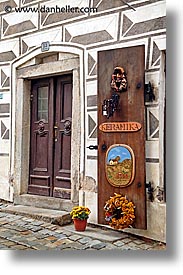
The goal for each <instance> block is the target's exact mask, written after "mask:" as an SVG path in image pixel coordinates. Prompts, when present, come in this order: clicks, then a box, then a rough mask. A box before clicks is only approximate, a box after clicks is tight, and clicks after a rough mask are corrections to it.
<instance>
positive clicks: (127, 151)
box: [105, 144, 135, 187]
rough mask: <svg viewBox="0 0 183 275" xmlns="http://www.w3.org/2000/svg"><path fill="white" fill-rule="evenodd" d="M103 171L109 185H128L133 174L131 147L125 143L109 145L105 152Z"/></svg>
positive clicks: (133, 158)
mask: <svg viewBox="0 0 183 275" xmlns="http://www.w3.org/2000/svg"><path fill="white" fill-rule="evenodd" d="M105 172H106V178H107V180H108V182H109V183H110V184H111V185H113V186H115V187H126V186H128V185H130V184H131V183H132V182H133V179H134V176H135V156H134V153H133V150H132V149H131V147H130V146H128V145H126V144H114V145H112V146H110V147H109V149H108V150H107V153H106V163H105Z"/></svg>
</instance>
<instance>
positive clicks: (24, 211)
mask: <svg viewBox="0 0 183 275" xmlns="http://www.w3.org/2000/svg"><path fill="white" fill-rule="evenodd" d="M0 211H1V212H5V213H9V214H14V215H21V216H26V217H30V218H34V219H38V220H43V221H44V222H49V223H52V224H58V225H60V226H63V225H67V224H70V223H71V222H72V219H71V216H70V213H69V212H67V211H61V210H53V209H45V208H40V207H33V206H26V205H8V206H6V207H3V208H2V209H1V210H0Z"/></svg>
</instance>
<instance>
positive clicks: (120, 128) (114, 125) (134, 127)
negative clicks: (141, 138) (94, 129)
mask: <svg viewBox="0 0 183 275" xmlns="http://www.w3.org/2000/svg"><path fill="white" fill-rule="evenodd" d="M141 128H142V125H141V124H140V123H138V122H106V123H102V124H100V125H99V129H100V130H101V131H102V132H137V131H139V130H140V129H141Z"/></svg>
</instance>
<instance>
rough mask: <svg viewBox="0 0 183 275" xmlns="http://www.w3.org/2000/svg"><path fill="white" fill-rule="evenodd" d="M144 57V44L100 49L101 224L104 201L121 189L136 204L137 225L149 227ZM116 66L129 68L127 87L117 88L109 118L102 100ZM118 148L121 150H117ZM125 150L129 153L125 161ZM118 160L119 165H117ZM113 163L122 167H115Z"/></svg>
mask: <svg viewBox="0 0 183 275" xmlns="http://www.w3.org/2000/svg"><path fill="white" fill-rule="evenodd" d="M144 60H145V56H144V46H136V47H130V48H122V49H114V50H108V51H101V52H99V53H98V125H99V129H98V145H99V151H98V191H99V194H98V221H99V223H100V224H106V221H105V215H104V205H105V202H106V201H107V200H108V199H109V198H110V196H113V195H114V193H119V194H122V195H126V197H127V198H128V200H130V201H133V202H134V204H135V206H136V208H135V216H136V218H135V224H134V226H135V227H136V228H141V229H146V192H145V124H144V115H145V114H144V68H145V64H144ZM117 66H120V67H123V68H124V70H125V72H126V78H127V91H123V92H121V93H119V92H117V94H119V96H120V99H119V109H118V110H116V111H114V114H113V116H111V117H109V118H107V116H105V115H103V113H102V104H103V102H104V99H109V98H110V97H111V94H112V89H111V85H110V83H111V75H112V74H113V72H114V68H115V67H117ZM113 122H117V123H116V124H115V123H113ZM119 122H120V123H119ZM123 122H127V123H123ZM131 122H135V123H136V124H132V123H131ZM103 123H107V124H103ZM102 145H103V146H102ZM118 151H119V152H120V153H119V154H117V153H116V152H118ZM122 154H124V155H125V154H126V155H127V159H126V160H125V159H124V160H125V161H124V162H123V163H122V161H123V156H122ZM129 162H130V164H131V165H132V166H130V167H131V168H130V169H131V170H129V167H128V164H129ZM124 163H125V165H127V166H126V167H125V166H124ZM118 164H119V165H120V166H115V165H118ZM110 165H111V166H110ZM114 167H115V169H117V167H118V168H119V167H123V168H120V169H121V170H120V169H118V170H114ZM108 169H111V170H108ZM122 169H123V170H122ZM125 169H126V170H125ZM108 171H109V172H110V173H111V174H110V173H108ZM114 171H118V173H116V172H114ZM129 171H130V172H129ZM128 172H129V173H131V175H130V180H127V179H125V177H128ZM125 173H126V174H125ZM115 177H116V179H115Z"/></svg>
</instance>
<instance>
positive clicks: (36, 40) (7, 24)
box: [0, 0, 166, 242]
mask: <svg viewBox="0 0 183 275" xmlns="http://www.w3.org/2000/svg"><path fill="white" fill-rule="evenodd" d="M0 17H1V33H0V133H1V135H0V198H1V199H5V200H8V201H13V202H15V203H16V204H25V205H34V206H38V207H48V208H53V209H63V210H70V209H71V207H72V206H73V205H74V204H81V205H86V206H88V207H89V208H90V209H91V215H90V220H89V221H90V222H91V223H100V222H99V220H98V218H99V215H98V213H99V212H100V211H101V209H100V210H99V208H103V207H102V206H101V204H100V203H99V201H100V196H103V193H105V186H104V187H102V189H103V190H102V191H101V188H100V184H101V183H100V180H99V179H100V163H99V157H100V154H101V152H100V150H95V146H97V145H98V144H99V143H100V141H101V140H100V139H101V138H100V135H99V133H100V129H99V126H100V124H101V123H98V122H101V120H100V116H102V113H101V108H102V104H101V102H103V100H104V99H105V98H108V97H109V96H110V80H111V79H110V78H109V77H108V76H109V75H112V74H113V69H114V67H116V66H121V67H123V66H124V64H126V67H125V66H124V69H125V70H127V81H129V83H128V90H129V91H130V88H131V87H133V83H132V82H133V77H130V71H133V75H134V78H135V75H136V73H135V72H136V71H137V72H138V71H139V70H141V69H140V67H143V73H142V75H141V77H142V79H143V80H142V81H140V82H138V83H137V85H138V84H139V86H137V89H139V90H141V89H142V90H143V91H145V92H143V94H142V93H141V98H142V95H143V98H144V103H139V104H141V106H142V105H143V109H142V110H141V106H140V107H138V108H137V109H136V110H135V113H136V114H137V116H136V117H137V119H136V120H138V113H140V110H141V111H143V112H144V113H143V114H144V124H143V123H141V125H142V128H143V130H144V144H142V143H141V139H140V140H139V142H138V143H137V144H136V145H135V147H139V148H142V147H143V150H144V151H145V160H144V168H142V167H141V168H140V166H139V165H138V163H139V160H138V158H139V159H141V157H142V156H138V158H136V172H135V176H136V175H137V174H138V173H140V172H138V171H137V170H144V171H145V173H144V174H143V176H142V177H143V178H144V180H142V181H143V182H140V184H139V182H137V184H138V187H141V185H142V187H143V188H144V190H145V194H143V197H144V200H145V215H146V217H145V218H144V219H146V224H147V227H146V228H145V229H143V230H142V227H139V228H135V229H126V230H127V231H130V232H134V233H135V234H139V235H143V236H146V237H150V238H153V239H156V240H160V241H164V242H165V241H166V196H165V190H166V186H165V182H166V180H165V161H164V159H165V98H166V97H165V75H166V71H165V66H166V3H165V1H160V0H150V1H146V0H136V1H135V0H134V1H133V0H129V1H122V0H111V1H105V0H76V1H73V0H70V1H69V0H63V1H58V0H53V1H52V0H51V1H45V0H33V1H30V0H21V1H19V0H7V1H1V2H0ZM137 48H141V49H142V48H143V51H142V52H143V55H142V56H141V59H138V58H137V57H136V56H138V54H137V55H136V54H134V53H133V56H134V57H133V58H134V64H133V62H132V61H133V60H132V61H130V62H131V63H132V64H131V63H130V62H129V63H130V64H131V67H129V68H131V69H128V60H126V61H125V58H126V56H127V54H126V53H127V52H124V49H127V50H128V49H129V51H130V50H131V51H132V52H134V49H135V51H136V50H137ZM103 56H104V57H105V56H106V58H107V56H108V63H107V61H106V60H107V59H105V58H104V59H102V58H103ZM110 56H111V58H110ZM116 56H117V57H116ZM120 56H122V57H123V59H120ZM113 57H114V60H117V59H118V60H119V63H120V64H118V62H117V61H115V62H116V63H115V62H113V63H110V60H111V59H113ZM129 58H130V57H129ZM99 60H100V62H99ZM103 60H105V62H104V61H103ZM123 60H124V64H122V63H123ZM138 62H139V63H138ZM108 64H111V65H108ZM140 64H141V66H140ZM141 71H142V70H141ZM105 75H107V78H105ZM102 81H104V82H105V83H104V84H105V85H103V82H102ZM108 81H109V83H108ZM130 81H132V82H130ZM106 83H107V84H106ZM107 85H108V86H107ZM135 85H136V84H135ZM103 87H105V89H104V92H103V93H104V98H101V97H100V94H101V90H102V89H103ZM106 87H109V91H108V92H106V94H105V90H106V89H107V88H106ZM128 90H127V92H124V95H125V96H127V95H128V94H130V92H129V93H128ZM125 96H124V98H125ZM120 98H123V95H122V94H120ZM101 100H102V101H101ZM136 100H137V98H134V99H132V97H131V96H128V99H127V102H128V104H129V105H130V104H134V105H133V106H136V102H137V101H136ZM141 102H142V101H141ZM121 104H123V103H121ZM130 106H131V105H130ZM133 106H132V107H133ZM133 108H135V107H133ZM129 110H130V109H129ZM114 117H115V118H117V121H124V119H123V117H121V118H119V116H118V117H117V115H116V113H115V114H114ZM136 117H135V118H136ZM110 119H111V118H107V119H106V120H105V121H108V122H109V121H111V120H110ZM114 121H115V120H113V122H114ZM125 121H130V120H128V117H126V120H125ZM140 131H141V130H140ZM108 135H109V134H108ZM110 135H111V133H110ZM112 135H114V136H115V135H118V137H119V133H116V132H115V133H112ZM124 135H125V134H124ZM129 135H130V134H129ZM110 137H111V136H109V138H110ZM125 137H126V136H125ZM137 141H138V140H137ZM104 143H105V136H104V137H102V141H101V144H104ZM114 143H117V144H119V143H124V142H123V141H121V142H119V140H118V142H116V141H115V142H114ZM125 143H126V144H127V143H128V142H127V141H126V142H125ZM104 145H105V144H104ZM96 148H97V147H96ZM91 149H93V150H91ZM143 150H142V151H143ZM139 154H140V153H139ZM135 157H136V156H135ZM134 182H135V178H134ZM132 185H133V182H132ZM99 190H100V191H99ZM119 190H120V192H123V194H125V190H126V189H125V188H121V189H119ZM114 191H115V192H117V191H118V187H116V189H115V190H114ZM101 192H103V193H101ZM117 193H118V192H117ZM111 195H112V193H111V194H107V197H110V196H111ZM131 199H132V200H133V196H132V198H131ZM137 203H138V201H137ZM138 215H139V216H140V213H139V214H138Z"/></svg>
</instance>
